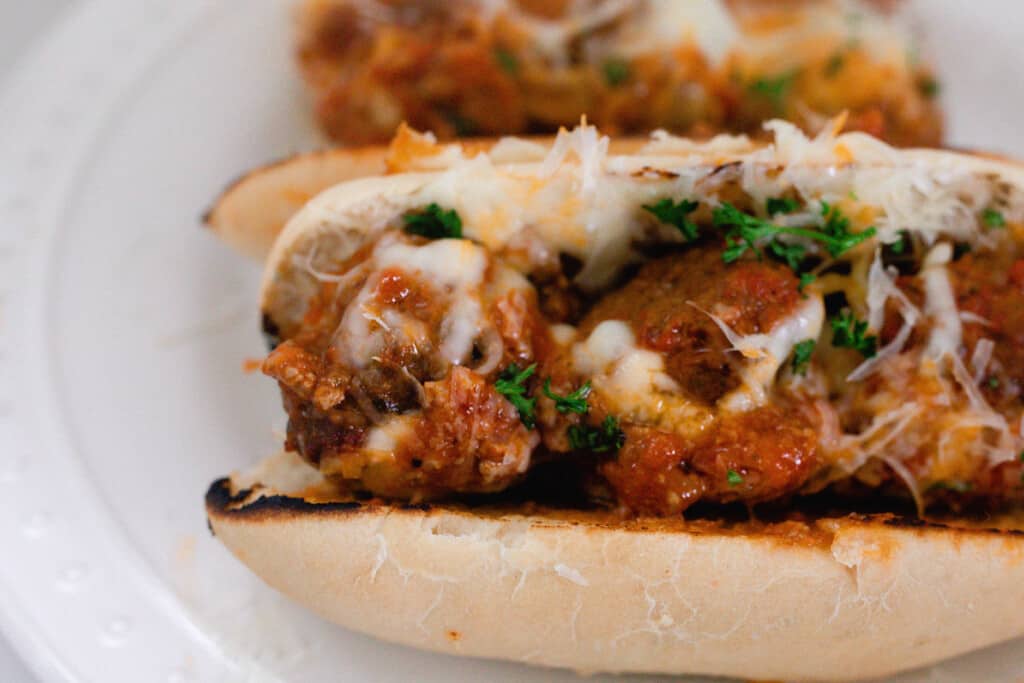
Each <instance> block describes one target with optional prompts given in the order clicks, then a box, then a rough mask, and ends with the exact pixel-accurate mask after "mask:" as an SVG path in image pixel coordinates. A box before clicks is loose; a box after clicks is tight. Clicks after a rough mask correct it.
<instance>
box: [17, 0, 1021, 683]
mask: <svg viewBox="0 0 1024 683" xmlns="http://www.w3.org/2000/svg"><path fill="white" fill-rule="evenodd" d="M914 9H915V10H916V12H917V15H918V18H919V21H920V23H921V24H922V25H923V27H924V28H925V29H926V30H928V31H930V33H931V41H930V46H931V47H932V49H933V52H934V54H935V56H936V58H937V60H938V63H939V66H940V69H941V72H942V73H943V74H944V76H943V92H942V96H943V98H944V100H945V102H946V104H947V107H948V108H949V110H950V112H951V114H950V120H949V123H950V132H951V137H952V141H953V142H954V144H957V145H960V146H965V147H973V148H988V149H994V150H998V151H1002V152H1005V153H1010V154H1017V155H1024V137H1022V136H1020V135H1019V133H1018V132H1017V130H1018V127H1019V126H1018V123H1017V122H1018V120H1019V114H1018V113H1017V112H1020V111H1024V90H1022V86H1021V84H1022V83H1024V42H1022V41H1020V40H1019V35H1018V34H1019V27H1020V26H1022V25H1024V23H1022V22H1024V7H1022V6H1021V5H1019V4H1018V3H1017V2H1015V1H1014V0H1004V1H997V0H986V2H984V3H966V2H959V1H958V0H924V1H920V2H917V3H916V6H915V7H914ZM288 22H289V4H288V3H287V2H285V0H245V2H239V1H238V0H234V1H232V0H222V1H219V2H216V1H213V0H162V1H156V0H124V1H122V2H115V1H114V0H98V1H96V2H91V3H86V4H84V6H82V7H81V8H80V9H78V10H76V11H75V12H74V13H73V14H71V15H69V16H67V17H66V18H65V19H64V20H63V21H62V22H61V23H60V24H59V25H58V26H57V27H56V28H55V29H54V30H53V31H52V32H51V33H50V34H49V35H47V36H45V37H42V38H41V40H40V42H39V44H38V47H37V49H36V50H35V51H34V52H33V53H32V54H31V56H30V57H29V58H27V59H26V60H25V61H23V62H22V63H21V65H20V67H19V68H18V70H17V73H16V74H15V76H14V77H13V78H12V79H11V80H10V81H9V83H8V88H7V90H6V92H4V93H3V94H2V95H0V123H2V125H0V547H2V548H3V552H2V553H0V625H2V628H3V631H4V634H5V635H6V636H7V637H8V638H10V639H11V640H12V642H13V643H14V644H15V646H16V648H17V649H18V650H19V652H20V653H21V654H22V655H23V656H24V657H25V659H26V661H27V662H28V663H29V665H30V666H31V667H32V669H33V670H34V671H35V672H36V674H37V675H38V676H39V677H40V678H41V679H42V680H44V681H82V682H90V683H91V682H100V681H103V682H106V681H157V682H161V681H165V682H166V683H184V682H187V681H204V682H205V681H234V680H258V681H263V680H266V681H276V680H289V681H306V682H310V683H316V682H317V681H340V680H344V681H364V680H374V681H403V682H405V681H410V680H416V681H478V680H488V681H531V680H535V681H541V680H544V681H551V680H556V681H559V680H561V681H570V680H575V679H576V677H575V675H573V674H570V673H567V672H551V671H541V670H536V669H529V668H526V667H521V666H517V665H512V664H500V663H491V662H481V661H470V660H461V659H457V658H453V657H446V656H441V655H431V654H425V653H420V652H416V651H413V650H409V649H406V648H401V647H396V646H392V645H388V644H383V643H378V642H375V641H373V640H371V639H369V638H366V637H364V636H360V635H356V634H352V633H349V632H347V631H345V630H343V629H340V628H336V627H333V626H330V625H327V624H324V623H323V622H321V621H319V620H318V619H317V618H315V617H312V616H310V615H307V614H305V613H304V612H303V611H302V610H300V609H298V608H296V607H293V606H292V605H290V604H288V603H287V602H286V601H285V600H283V599H282V598H280V597H279V596H278V595H276V594H275V593H274V592H273V591H271V590H270V589H268V588H265V587H264V586H262V585H261V584H260V583H259V582H258V581H256V580H255V579H253V578H252V577H250V576H249V575H248V573H247V572H246V571H245V570H244V568H242V567H241V565H240V564H239V563H237V562H236V561H235V560H234V559H233V558H232V557H230V556H229V555H228V553H227V552H226V551H225V550H224V549H223V548H221V547H220V546H219V545H218V544H217V542H216V541H215V540H214V539H212V538H211V537H210V535H209V533H208V532H207V529H206V524H205V519H204V516H203V511H202V495H203V493H204V492H205V490H206V487H207V485H208V484H209V482H210V481H211V480H213V479H214V478H216V477H218V476H221V475H223V474H224V473H226V472H229V471H231V470H233V469H236V468H239V467H243V466H245V465H246V463H248V462H251V461H252V460H254V459H255V458H257V457H260V456H263V455H266V454H269V453H270V452H272V451H273V450H274V449H275V446H276V444H277V443H279V435H280V430H281V428H282V426H283V420H282V417H281V411H280V410H279V408H278V398H277V396H276V390H275V387H274V386H273V383H271V382H269V381H267V380H265V379H263V378H261V377H260V376H259V375H258V374H257V375H247V374H244V373H243V372H242V371H241V367H242V363H243V361H244V359H246V358H247V357H257V356H259V355H260V354H261V352H262V347H261V341H260V337H259V335H258V333H257V329H258V325H257V323H258V320H257V315H256V307H255V294H256V286H257V283H258V279H259V269H258V268H257V267H256V266H254V265H252V264H249V263H246V262H244V261H243V260H241V259H239V258H236V257H235V256H234V255H232V254H231V253H229V252H228V250H227V249H225V248H224V247H222V246H221V245H219V244H217V243H216V242H215V241H214V240H213V239H212V238H211V237H210V236H209V235H207V234H204V232H203V231H202V230H201V229H200V227H199V216H200V214H201V213H202V210H203V209H204V208H205V206H206V204H207V202H208V201H209V200H210V199H211V198H212V197H213V196H214V194H215V193H216V191H217V190H218V189H219V188H220V187H221V186H222V185H223V184H224V183H225V181H226V180H228V179H229V178H231V177H233V176H234V175H236V174H238V173H239V172H240V171H242V170H243V169H245V168H247V167H249V166H252V165H254V164H257V163H259V162H262V161H266V160H268V159H272V158H274V157H278V156H282V155H285V154H288V153H290V152H294V151H298V150H303V149H309V148H312V147H315V146H317V145H320V144H322V141H320V140H319V138H318V137H317V135H316V133H315V131H314V130H313V128H312V125H311V123H310V120H309V116H308V111H307V103H306V101H305V100H304V98H303V93H302V90H301V87H300V85H299V83H298V80H297V78H296V75H295V73H294V70H293V67H292V64H291V54H290V44H289V40H290V33H289V27H290V25H289V23H288ZM766 580H771V577H766ZM879 609H885V606H884V605H879ZM425 616H426V615H425ZM1022 676H1024V645H1022V644H1021V643H1009V644H1006V645H1003V646H1000V647H997V648H993V649H991V650H988V651H986V652H982V653H977V654H974V655H971V656H968V657H964V658H961V659H959V660H956V661H954V662H951V663H947V664H945V665H943V666H941V667H939V668H936V669H933V670H928V671H921V672H914V673H912V674H908V675H906V676H904V677H902V678H901V680H903V681H908V682H909V681H914V682H917V681H920V682H924V681H950V682H953V681H964V680H973V681H977V680H993V681H994V680H1000V681H1002V680H1011V679H1014V678H1017V679H1019V678H1021V677H1022ZM588 680H590V681H598V680H605V679H604V678H590V679H588ZM608 680H611V678H609V679H608ZM641 680H648V681H650V680H656V679H655V678H651V677H648V678H643V679H641Z"/></svg>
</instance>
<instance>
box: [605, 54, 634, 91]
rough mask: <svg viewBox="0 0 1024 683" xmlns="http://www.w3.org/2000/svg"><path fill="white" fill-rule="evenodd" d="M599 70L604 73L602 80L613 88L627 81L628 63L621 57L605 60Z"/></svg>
mask: <svg viewBox="0 0 1024 683" xmlns="http://www.w3.org/2000/svg"><path fill="white" fill-rule="evenodd" d="M601 70H602V71H603V72H604V80H605V81H606V82H607V83H608V85H610V86H612V87H613V88H614V87H617V86H619V85H622V84H623V83H625V82H626V81H627V80H628V79H629V73H630V68H629V62H628V61H626V60H625V59H622V58H621V57H611V58H610V59H607V60H605V63H604V64H603V65H602V67H601Z"/></svg>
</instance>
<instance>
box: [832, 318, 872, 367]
mask: <svg viewBox="0 0 1024 683" xmlns="http://www.w3.org/2000/svg"><path fill="white" fill-rule="evenodd" d="M829 323H830V324H831V325H832V346H836V347H840V348H848V349H853V350H854V351H859V352H860V354H861V355H862V356H864V357H865V358H871V357H873V356H874V355H875V353H877V352H878V337H876V336H875V335H873V334H872V335H868V334H867V331H868V324H867V322H866V321H864V320H857V318H856V317H854V315H853V313H851V312H850V311H849V310H846V311H843V312H842V313H840V314H839V315H838V316H837V317H835V318H832V319H831V320H830V321H829Z"/></svg>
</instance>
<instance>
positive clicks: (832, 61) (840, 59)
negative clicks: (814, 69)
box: [825, 52, 846, 78]
mask: <svg viewBox="0 0 1024 683" xmlns="http://www.w3.org/2000/svg"><path fill="white" fill-rule="evenodd" d="M845 65H846V55H844V54H843V53H842V52H836V53H834V54H833V55H832V56H831V57H829V58H828V61H827V62H826V63H825V78H835V77H836V76H838V75H839V72H840V71H842V70H843V66H845Z"/></svg>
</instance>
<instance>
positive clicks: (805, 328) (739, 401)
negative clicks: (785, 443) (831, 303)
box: [712, 294, 825, 412]
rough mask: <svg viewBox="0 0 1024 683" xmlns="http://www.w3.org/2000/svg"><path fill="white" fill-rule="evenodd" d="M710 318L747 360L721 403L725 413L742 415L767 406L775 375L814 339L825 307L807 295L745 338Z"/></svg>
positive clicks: (817, 333)
mask: <svg viewBox="0 0 1024 683" xmlns="http://www.w3.org/2000/svg"><path fill="white" fill-rule="evenodd" d="M712 319H713V320H714V321H715V323H717V324H718V326H719V327H720V328H721V329H722V332H724V333H725V335H726V337H728V338H729V341H730V342H731V343H732V345H733V347H734V348H735V349H736V350H737V351H739V352H740V353H742V354H743V355H744V356H745V357H746V358H747V362H746V363H744V365H743V369H742V371H741V374H740V378H741V379H742V381H743V384H742V385H741V386H740V387H739V388H737V389H735V390H734V391H732V392H731V393H729V394H727V395H726V396H724V397H723V398H722V400H721V405H722V406H723V407H724V408H725V409H726V410H730V411H736V412H743V411H747V410H751V409H753V408H757V407H759V406H763V405H764V404H765V403H767V400H768V394H769V392H770V390H771V387H772V384H773V383H774V381H775V375H776V374H778V372H779V369H780V368H781V367H782V364H783V363H784V362H785V360H786V358H788V357H789V355H790V354H791V353H792V352H793V347H794V346H796V344H797V343H798V342H801V341H804V340H806V339H814V340H816V339H817V338H818V336H819V335H820V334H821V326H822V324H823V323H824V321H825V305H824V303H823V302H822V299H821V296H820V295H817V294H816V295H813V296H811V295H809V296H808V297H807V299H806V300H804V301H803V302H802V303H801V304H800V305H799V306H797V308H796V310H795V311H793V313H791V314H790V315H789V316H787V317H786V318H783V319H782V320H781V321H779V322H777V323H776V324H775V326H774V327H773V328H772V329H771V331H770V332H762V333H760V334H749V335H746V336H741V335H738V334H736V333H735V332H734V331H732V330H731V329H730V328H729V326H728V325H726V324H725V323H724V322H723V321H722V320H721V318H718V317H717V316H712Z"/></svg>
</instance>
